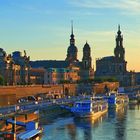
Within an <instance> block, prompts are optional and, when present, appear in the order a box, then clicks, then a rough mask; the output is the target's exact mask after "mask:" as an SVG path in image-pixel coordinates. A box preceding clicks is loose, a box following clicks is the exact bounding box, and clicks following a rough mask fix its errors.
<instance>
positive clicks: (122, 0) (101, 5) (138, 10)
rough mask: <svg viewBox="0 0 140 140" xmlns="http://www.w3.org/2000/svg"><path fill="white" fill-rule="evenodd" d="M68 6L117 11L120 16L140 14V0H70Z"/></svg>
mask: <svg viewBox="0 0 140 140" xmlns="http://www.w3.org/2000/svg"><path fill="white" fill-rule="evenodd" d="M70 4H72V5H74V6H76V7H83V8H91V9H119V12H120V13H122V14H130V15H138V14H140V0H117V1H115V0H106V1H105V0H94V1H93V0H71V2H70Z"/></svg>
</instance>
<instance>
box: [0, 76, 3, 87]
mask: <svg viewBox="0 0 140 140" xmlns="http://www.w3.org/2000/svg"><path fill="white" fill-rule="evenodd" d="M0 85H4V78H3V77H2V76H1V75H0Z"/></svg>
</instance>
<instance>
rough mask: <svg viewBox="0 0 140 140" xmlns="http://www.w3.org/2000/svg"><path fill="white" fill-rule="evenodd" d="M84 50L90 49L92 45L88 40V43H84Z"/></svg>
mask: <svg viewBox="0 0 140 140" xmlns="http://www.w3.org/2000/svg"><path fill="white" fill-rule="evenodd" d="M83 50H86V51H88V50H90V46H89V44H88V43H87V42H86V44H85V45H84V48H83Z"/></svg>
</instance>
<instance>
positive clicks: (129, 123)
mask: <svg viewBox="0 0 140 140" xmlns="http://www.w3.org/2000/svg"><path fill="white" fill-rule="evenodd" d="M42 127H43V128H44V134H43V136H42V138H41V140H140V106H138V105H136V106H130V105H129V106H128V107H126V108H122V109H120V110H118V111H114V110H110V111H109V112H108V113H107V114H106V115H105V116H103V117H101V118H100V119H98V120H93V119H92V118H89V119H76V118H74V117H73V116H72V115H68V116H65V117H63V116H61V117H59V118H56V119H54V120H52V121H48V120H46V122H43V124H42Z"/></svg>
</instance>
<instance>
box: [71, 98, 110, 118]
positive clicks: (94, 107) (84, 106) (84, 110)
mask: <svg viewBox="0 0 140 140" xmlns="http://www.w3.org/2000/svg"><path fill="white" fill-rule="evenodd" d="M107 110H108V103H107V102H106V101H105V100H101V99H100V100H96V99H92V100H83V101H78V102H75V103H74V106H73V107H72V108H71V112H72V113H74V115H75V116H76V117H90V116H91V117H94V118H98V117H100V116H101V115H102V114H104V113H106V112H107Z"/></svg>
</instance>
